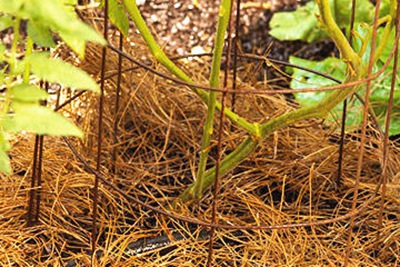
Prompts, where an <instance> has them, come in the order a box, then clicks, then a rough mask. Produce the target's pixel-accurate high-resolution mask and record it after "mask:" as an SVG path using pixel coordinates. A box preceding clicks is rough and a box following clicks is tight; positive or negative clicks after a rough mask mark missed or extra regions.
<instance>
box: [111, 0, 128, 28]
mask: <svg viewBox="0 0 400 267" xmlns="http://www.w3.org/2000/svg"><path fill="white" fill-rule="evenodd" d="M108 15H109V17H110V20H111V22H112V23H113V24H114V25H115V26H117V28H118V29H119V30H120V32H122V34H123V35H124V36H127V35H128V32H129V20H128V17H127V16H126V13H125V11H124V9H123V7H122V6H121V5H120V4H118V3H117V1H116V0H109V1H108Z"/></svg>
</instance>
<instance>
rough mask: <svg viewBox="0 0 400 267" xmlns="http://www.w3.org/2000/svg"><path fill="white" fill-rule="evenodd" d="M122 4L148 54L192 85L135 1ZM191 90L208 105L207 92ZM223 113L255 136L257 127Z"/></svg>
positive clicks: (218, 106) (232, 115)
mask: <svg viewBox="0 0 400 267" xmlns="http://www.w3.org/2000/svg"><path fill="white" fill-rule="evenodd" d="M122 3H123V4H124V6H125V9H126V10H127V12H128V13H129V15H130V16H131V18H132V20H133V22H134V23H135V25H136V27H137V28H138V30H139V32H140V34H141V35H142V37H143V39H144V40H145V42H146V44H147V46H148V47H149V49H150V52H151V53H152V54H153V56H154V57H155V58H156V60H157V61H158V62H160V64H161V65H163V66H164V67H165V68H166V69H167V70H169V71H170V72H171V73H173V74H174V75H175V76H177V77H178V78H180V79H182V80H184V81H185V82H188V83H193V80H192V79H191V78H190V77H189V76H188V75H187V74H186V73H185V72H183V71H182V70H181V69H180V68H179V67H178V66H177V65H176V64H175V63H174V62H172V60H170V58H169V57H168V56H167V55H166V54H165V53H164V51H163V50H162V49H161V47H160V46H159V45H158V44H157V42H156V41H155V39H154V37H153V35H152V34H151V32H150V30H149V28H148V27H147V25H146V22H145V21H144V19H143V17H142V15H141V14H140V11H139V9H138V7H137V5H136V1H135V0H122ZM191 89H192V90H193V91H194V92H195V93H196V94H197V95H198V96H199V97H200V98H201V99H202V100H203V102H204V103H206V104H208V103H209V94H208V93H207V92H205V91H204V90H201V89H199V88H191ZM215 107H216V108H217V109H218V110H221V103H220V102H218V101H217V102H216V103H215ZM224 112H225V115H226V117H228V118H229V119H230V120H231V121H232V122H233V123H235V124H237V125H238V126H240V127H241V128H243V129H245V130H246V131H248V132H249V133H252V134H256V132H257V131H256V128H257V126H256V125H255V124H252V123H250V122H248V121H247V120H246V119H244V118H242V117H240V116H239V115H237V114H236V113H234V112H233V111H232V110H230V109H228V108H225V109H224Z"/></svg>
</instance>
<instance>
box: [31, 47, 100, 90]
mask: <svg viewBox="0 0 400 267" xmlns="http://www.w3.org/2000/svg"><path fill="white" fill-rule="evenodd" d="M27 60H28V61H29V63H30V64H31V69H32V72H33V73H34V74H35V75H36V76H37V77H38V78H40V79H42V80H45V81H47V82H50V83H61V84H63V85H64V86H67V87H72V88H78V89H87V90H92V91H95V92H100V89H99V86H98V84H97V83H96V82H95V80H93V78H92V77H90V76H89V74H87V73H86V72H84V71H83V70H81V69H79V68H77V67H74V66H73V65H71V64H69V63H67V62H64V61H62V60H61V59H50V58H49V54H48V53H34V54H32V55H30V56H29V57H28V58H27Z"/></svg>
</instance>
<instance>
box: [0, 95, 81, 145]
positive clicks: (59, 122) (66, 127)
mask: <svg viewBox="0 0 400 267" xmlns="http://www.w3.org/2000/svg"><path fill="white" fill-rule="evenodd" d="M11 109H12V111H13V112H14V113H12V114H8V116H7V117H6V119H5V120H4V123H3V128H4V129H5V130H6V131H10V132H20V131H28V132H33V133H36V134H48V135H58V136H60V135H64V136H65V135H70V136H77V137H81V138H82V137H83V133H82V131H81V130H80V129H79V128H78V127H77V126H75V125H74V124H73V123H71V122H70V121H69V120H67V119H66V118H64V117H63V116H61V115H60V114H58V113H56V112H55V111H53V110H52V109H50V108H48V107H44V106H40V105H39V104H32V103H23V102H13V103H12V104H11Z"/></svg>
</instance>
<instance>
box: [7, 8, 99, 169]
mask: <svg viewBox="0 0 400 267" xmlns="http://www.w3.org/2000/svg"><path fill="white" fill-rule="evenodd" d="M76 4H77V0H29V1H26V0H13V1H0V31H3V30H7V29H9V28H12V29H13V40H12V45H11V48H9V49H7V48H6V45H5V44H2V43H0V66H2V67H3V68H2V69H1V70H0V87H1V88H2V93H1V95H0V172H4V173H7V174H9V173H10V172H11V164H10V160H9V157H8V151H9V149H10V148H11V146H10V143H9V138H10V136H11V135H12V134H15V133H19V132H32V133H36V134H39V135H44V134H47V135H70V136H77V137H81V138H82V137H83V133H82V131H81V130H80V129H79V128H78V127H77V126H75V125H74V124H73V123H72V122H70V121H69V120H67V119H66V118H64V117H63V116H62V115H60V114H58V113H56V112H55V111H53V110H52V109H51V108H50V107H46V106H45V105H43V103H44V102H45V100H47V98H48V96H49V95H48V94H47V92H46V91H45V90H44V89H42V88H40V87H38V86H37V85H36V84H35V83H33V82H31V80H34V79H32V78H36V80H38V79H39V80H42V81H45V82H48V83H58V84H61V85H62V86H64V87H70V88H73V89H86V90H91V91H95V92H99V87H98V85H97V83H96V82H95V81H94V80H93V78H91V77H90V76H89V75H88V74H87V73H85V72H84V71H82V70H80V69H78V68H76V67H74V66H73V65H71V64H69V63H67V62H64V61H63V60H61V59H54V58H52V57H51V54H50V53H48V52H41V51H38V52H36V51H34V47H42V48H54V47H55V45H56V44H55V42H54V36H55V34H58V36H59V37H60V38H61V39H62V40H63V41H64V42H65V43H66V44H67V45H68V46H69V47H70V48H71V49H72V50H74V51H75V52H76V53H77V54H78V55H79V56H81V57H83V56H84V52H85V47H86V43H87V42H88V41H92V42H97V43H100V44H102V45H105V43H106V42H105V40H104V39H103V38H102V37H101V35H99V34H98V33H97V32H96V31H94V30H93V29H92V28H90V27H89V26H88V25H87V24H85V23H83V22H82V21H81V20H79V19H78V16H77V14H76V13H75V9H74V5H76ZM22 20H25V21H26V22H27V36H26V37H25V38H22V37H21V35H20V25H21V21H22ZM21 50H23V51H22V52H21ZM21 54H22V56H20V55H21Z"/></svg>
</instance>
